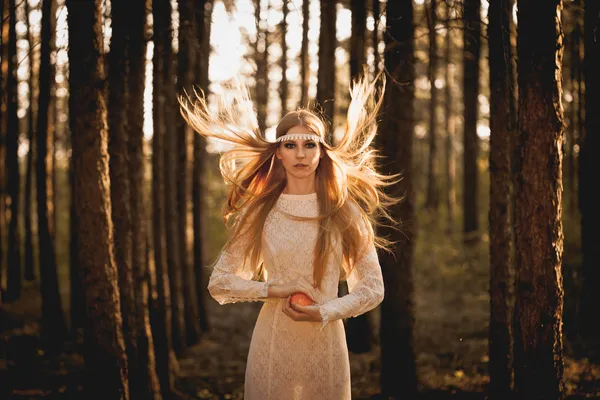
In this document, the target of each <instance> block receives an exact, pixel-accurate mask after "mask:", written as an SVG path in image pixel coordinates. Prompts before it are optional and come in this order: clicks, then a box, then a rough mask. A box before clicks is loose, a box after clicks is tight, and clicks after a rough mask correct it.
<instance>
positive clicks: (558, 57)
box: [514, 0, 564, 399]
mask: <svg viewBox="0 0 600 400" xmlns="http://www.w3.org/2000/svg"><path fill="white" fill-rule="evenodd" d="M517 4H518V8H519V22H518V25H519V26H518V32H519V34H518V38H517V43H518V44H517V46H518V50H517V51H518V71H519V136H518V139H517V149H516V153H515V154H516V163H515V165H516V185H515V195H516V209H515V237H516V247H515V254H516V260H515V261H516V288H517V290H516V302H515V333H514V336H515V343H514V365H515V391H516V394H517V398H519V399H542V398H543V399H562V398H563V396H564V390H563V359H562V351H563V344H562V311H563V289H562V272H561V268H562V254H563V231H562V222H561V217H562V144H563V143H562V142H563V115H562V105H561V103H560V102H561V92H562V88H561V78H562V76H561V75H562V71H561V62H562V54H563V45H562V38H563V33H562V28H561V25H560V19H559V14H560V12H561V10H562V1H561V0H553V1H548V2H544V3H543V4H540V3H539V2H533V1H529V0H519V1H518V2H517Z"/></svg>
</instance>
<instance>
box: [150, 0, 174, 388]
mask: <svg viewBox="0 0 600 400" xmlns="http://www.w3.org/2000/svg"><path fill="white" fill-rule="evenodd" d="M166 6H167V2H166V1H164V0H154V1H153V3H152V14H153V20H154V27H153V29H154V32H155V34H154V58H153V65H154V69H153V75H154V77H153V78H154V79H153V93H154V96H153V100H152V102H153V107H152V113H153V121H154V133H153V136H152V225H153V250H154V266H155V269H156V296H155V301H154V302H153V306H152V315H153V323H152V332H153V334H154V339H155V340H154V349H155V352H156V372H157V374H158V378H159V381H160V388H161V392H162V394H163V397H164V398H165V399H167V398H170V397H171V394H172V393H173V389H174V369H175V365H174V363H173V361H174V360H175V357H174V355H173V350H172V342H171V331H172V326H171V292H170V289H169V286H170V285H169V273H168V269H167V253H166V228H165V224H166V218H165V197H164V192H165V180H164V179H165V176H164V172H163V171H164V166H165V161H164V160H165V153H164V141H165V132H166V128H165V115H164V104H165V94H164V86H165V83H164V69H165V47H166V46H168V45H169V44H170V43H171V42H170V41H169V40H170V35H169V34H168V26H169V25H168V20H166V21H165V18H161V16H163V15H165V13H167V12H168V11H169V10H167V9H166Z"/></svg>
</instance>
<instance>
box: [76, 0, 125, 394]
mask: <svg viewBox="0 0 600 400" xmlns="http://www.w3.org/2000/svg"><path fill="white" fill-rule="evenodd" d="M67 8H68V10H69V14H68V24H69V60H70V64H69V79H70V86H71V87H72V88H75V87H76V88H79V90H74V91H72V92H71V97H70V101H69V111H70V126H71V133H72V146H73V162H74V170H75V186H74V191H75V193H76V195H75V213H76V215H77V216H78V219H77V226H76V232H77V234H78V239H79V260H80V263H81V267H82V272H83V273H82V275H83V282H84V290H85V304H86V327H85V345H84V357H85V377H84V385H85V392H86V393H87V394H86V397H87V398H94V399H100V398H101V399H128V398H129V391H128V388H127V385H128V382H127V356H126V354H125V343H124V341H123V332H122V317H121V311H120V300H119V297H120V296H119V289H118V282H117V279H118V278H117V276H118V273H117V268H116V265H115V261H114V258H113V235H112V232H113V225H112V219H111V217H110V214H111V204H110V183H109V182H110V180H109V172H108V168H109V166H108V158H109V157H108V151H107V136H108V135H107V125H106V106H105V103H104V61H103V56H102V54H103V49H102V42H103V41H102V25H101V21H102V17H101V10H102V1H101V0H95V1H93V2H92V1H85V2H82V1H77V0H67ZM99 377H102V378H101V379H99Z"/></svg>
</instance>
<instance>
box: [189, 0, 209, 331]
mask: <svg viewBox="0 0 600 400" xmlns="http://www.w3.org/2000/svg"><path fill="white" fill-rule="evenodd" d="M211 15H212V3H211V2H210V1H207V0H196V35H197V42H198V43H199V47H198V51H197V52H196V56H197V59H196V79H197V81H198V84H199V86H200V89H202V90H203V91H204V93H206V95H208V84H209V81H208V63H209V60H210V28H211ZM207 157H208V153H207V152H206V140H205V139H204V138H203V137H202V136H201V135H199V134H196V133H194V165H193V170H194V173H193V175H192V176H193V178H192V207H193V210H192V212H193V226H194V271H195V272H196V293H197V296H198V314H199V318H200V329H201V330H202V331H204V332H208V331H209V329H210V326H209V323H208V315H207V312H206V301H205V300H206V299H207V298H209V293H208V289H207V282H206V279H205V268H204V266H205V265H206V259H205V257H206V256H205V255H206V240H207V239H206V221H207V218H206V202H205V200H204V199H205V197H206V192H207V183H206V160H207Z"/></svg>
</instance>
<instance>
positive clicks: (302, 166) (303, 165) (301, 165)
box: [294, 164, 307, 168]
mask: <svg viewBox="0 0 600 400" xmlns="http://www.w3.org/2000/svg"><path fill="white" fill-rule="evenodd" d="M306 166H307V165H306V164H296V165H294V167H296V168H304V167H306Z"/></svg>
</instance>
